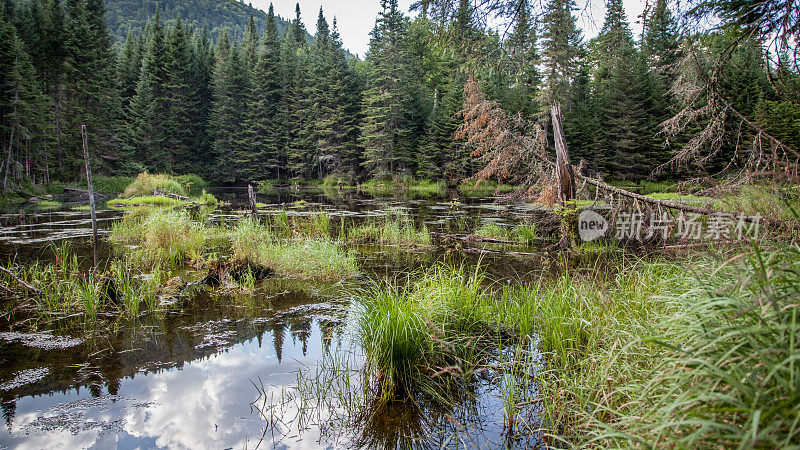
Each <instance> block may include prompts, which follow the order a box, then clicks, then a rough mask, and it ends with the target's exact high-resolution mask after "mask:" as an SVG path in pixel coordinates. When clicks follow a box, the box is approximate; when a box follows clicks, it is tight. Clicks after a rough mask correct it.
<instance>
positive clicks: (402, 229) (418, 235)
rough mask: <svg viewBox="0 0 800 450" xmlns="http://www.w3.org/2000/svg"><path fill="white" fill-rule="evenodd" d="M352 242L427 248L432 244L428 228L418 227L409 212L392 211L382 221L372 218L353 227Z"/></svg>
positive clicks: (349, 235)
mask: <svg viewBox="0 0 800 450" xmlns="http://www.w3.org/2000/svg"><path fill="white" fill-rule="evenodd" d="M347 239H348V240H349V241H350V242H353V243H357V244H363V243H376V244H382V245H398V246H427V245H430V243H431V236H430V233H429V232H428V227H427V226H425V224H422V225H421V226H420V227H417V226H416V225H415V224H414V221H413V220H412V219H411V217H410V216H409V215H408V213H407V212H405V211H403V210H401V209H395V210H390V211H389V212H388V213H387V214H386V215H385V216H383V217H381V218H380V219H377V220H376V219H374V218H370V219H369V220H367V222H366V223H364V224H362V225H359V226H357V227H353V228H351V229H350V231H349V232H348V233H347Z"/></svg>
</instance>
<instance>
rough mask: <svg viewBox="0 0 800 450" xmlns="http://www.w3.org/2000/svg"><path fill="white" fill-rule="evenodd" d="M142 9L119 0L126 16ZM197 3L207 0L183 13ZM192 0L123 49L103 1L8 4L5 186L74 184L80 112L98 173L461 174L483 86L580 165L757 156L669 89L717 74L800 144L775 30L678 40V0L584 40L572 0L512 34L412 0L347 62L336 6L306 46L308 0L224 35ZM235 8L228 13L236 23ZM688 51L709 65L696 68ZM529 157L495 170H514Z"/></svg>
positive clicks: (387, 3) (733, 95) (519, 23)
mask: <svg viewBox="0 0 800 450" xmlns="http://www.w3.org/2000/svg"><path fill="white" fill-rule="evenodd" d="M227 3H231V5H229V6H230V10H232V11H239V12H237V13H236V14H246V13H247V9H246V8H245V9H241V8H244V6H243V5H241V4H239V3H237V2H218V3H217V4H218V6H219V8H215V9H213V10H214V11H228V9H225V8H222V6H220V5H223V4H227ZM127 4H129V3H123V2H117V1H112V2H109V5H110V6H111V7H112V9H113V10H114V11H115V12H114V13H113V14H121V13H122V12H124V11H127V9H126V8H125V7H123V5H127ZM195 4H198V5H199V4H203V5H206V6H208V5H210V4H211V2H205V3H203V2H188V3H187V2H184V3H181V8H187V5H195ZM177 5H178V2H168V1H165V2H159V9H158V10H154V11H153V15H152V18H151V19H150V20H149V22H148V23H147V26H146V27H145V28H146V32H144V33H133V34H131V35H130V36H128V37H127V38H126V40H125V41H124V42H123V43H122V44H121V45H120V46H119V50H116V46H114V45H112V37H111V33H109V32H107V31H106V30H107V28H106V21H105V15H106V13H105V4H104V2H103V1H102V0H67V1H66V3H65V4H64V5H62V4H61V2H59V1H58V0H21V1H16V2H15V1H11V0H7V1H5V2H4V3H3V10H2V25H1V27H0V72H2V73H3V74H4V78H3V85H2V91H1V96H0V114H1V116H0V119H1V120H2V142H3V147H2V148H3V152H4V154H3V156H4V161H3V162H2V168H3V172H2V174H3V178H4V179H5V183H6V184H7V183H8V182H12V183H13V182H22V181H24V180H30V181H41V180H44V181H49V180H53V179H69V180H73V179H75V177H76V174H78V173H80V167H81V164H82V162H81V157H82V152H81V150H80V142H81V140H80V125H81V124H86V125H87V126H88V128H89V133H90V144H91V147H92V150H93V154H94V155H96V156H97V161H96V162H95V163H96V170H98V171H99V172H102V173H114V174H135V173H137V172H140V171H144V170H147V171H154V172H175V173H188V172H194V173H199V174H202V175H203V176H205V177H207V178H209V179H211V180H214V181H215V182H217V183H244V182H249V181H256V180H262V179H283V180H287V179H305V180H309V179H321V178H324V177H326V176H337V177H340V178H342V179H347V180H350V181H353V180H363V179H366V178H368V177H376V176H387V175H398V174H404V175H413V176H415V177H418V178H428V179H435V180H447V181H448V182H457V181H458V180H461V179H464V178H466V177H469V176H471V175H473V174H475V173H476V172H477V171H478V170H480V169H482V168H484V166H485V164H486V160H485V159H483V158H482V157H481V155H476V154H473V151H474V150H475V149H474V148H471V147H470V146H468V145H466V143H465V141H464V139H463V134H464V133H463V128H464V125H465V124H464V115H463V114H462V108H463V107H464V92H465V85H466V84H467V82H468V80H475V82H476V84H477V87H473V89H479V90H480V91H481V93H482V95H485V96H486V97H487V98H488V99H489V100H492V101H495V102H496V103H497V104H498V105H499V106H500V107H502V108H503V110H504V111H506V112H507V113H508V114H509V115H510V117H516V118H517V119H518V120H517V119H515V120H516V121H517V122H518V125H517V126H518V127H519V129H520V130H523V131H524V132H530V130H531V129H530V128H526V127H527V125H525V123H528V122H526V121H533V122H539V123H542V124H543V126H544V127H547V126H549V125H548V120H547V115H543V114H542V113H543V112H545V111H548V110H549V106H550V105H551V104H554V103H558V104H560V105H561V106H562V111H563V116H564V117H563V119H564V120H563V122H564V130H565V134H566V141H567V142H566V143H567V146H568V147H569V149H570V153H571V155H572V160H573V163H574V164H575V165H578V164H579V163H580V162H581V161H582V160H583V161H585V163H584V164H583V169H582V170H584V173H589V174H595V173H596V174H601V175H604V176H610V177H616V178H623V179H627V180H633V181H636V180H640V179H643V178H646V177H672V176H675V175H676V172H675V171H690V172H689V173H691V174H693V175H694V174H714V173H717V172H718V171H719V170H722V169H725V168H730V167H735V166H736V165H738V164H740V163H741V164H752V152H750V153H748V152H746V151H744V150H743V149H744V148H745V147H746V146H747V145H749V144H746V143H747V142H750V141H752V139H751V138H754V137H758V138H761V137H762V134H754V132H753V131H752V130H753V128H752V127H749V126H745V125H743V122H742V121H741V120H739V119H737V118H736V117H734V116H732V115H730V114H728V115H725V114H722V115H718V116H712V115H711V114H710V113H709V111H716V109H714V108H713V106H714V104H713V103H714V102H718V100H717V98H716V97H715V98H713V99H712V100H707V99H706V97H703V95H704V94H703V95H700V94H697V95H695V94H692V92H695V91H692V90H691V89H692V88H691V86H689V87H688V88H686V89H688V90H687V91H685V92H684V93H683V94H681V92H675V91H673V92H670V91H671V88H672V86H673V82H674V81H675V80H679V81H682V82H684V84H685V83H686V82H687V80H691V79H692V78H691V76H695V77H697V76H703V77H706V76H709V75H708V74H711V75H713V76H714V89H715V92H718V94H717V95H719V96H720V97H719V98H724V99H727V100H725V101H726V102H729V103H730V105H731V107H732V108H735V111H737V112H739V113H741V114H743V115H744V117H748V118H749V121H750V122H751V123H753V124H755V125H757V126H758V127H759V129H760V130H762V131H763V132H767V133H770V134H771V135H772V136H777V137H779V138H780V139H781V140H782V142H783V144H786V145H787V146H789V147H792V148H800V107H798V103H797V102H796V101H795V100H793V97H792V96H790V95H787V94H786V93H785V92H783V91H781V90H780V89H781V88H780V86H779V85H778V84H776V83H775V82H773V80H774V79H780V80H784V84H783V85H784V86H789V87H791V86H793V84H792V83H795V84H797V79H798V78H797V70H796V67H792V66H787V65H785V64H783V63H781V64H780V65H778V66H776V65H769V64H767V63H766V62H765V60H764V58H763V57H762V56H763V54H764V43H763V42H761V41H759V40H757V39H755V38H753V37H752V35H746V34H742V33H740V32H739V30H737V29H736V28H735V26H728V27H725V28H723V29H720V30H716V31H713V32H707V31H706V32H701V33H696V34H693V35H691V36H683V37H681V36H679V34H678V29H677V28H678V27H677V23H676V19H675V17H674V16H673V14H672V12H671V10H670V7H669V4H668V2H667V1H666V0H661V1H658V2H656V3H655V5H654V7H653V8H650V9H648V11H647V14H646V20H645V27H644V32H643V34H642V36H638V37H637V36H634V35H633V33H632V32H631V30H630V27H629V25H628V21H627V18H626V15H625V12H624V11H623V8H622V1H621V0H609V1H608V3H607V13H606V16H605V19H604V23H603V26H602V30H601V32H600V34H599V35H598V36H597V37H596V38H594V39H592V40H589V41H588V42H587V41H586V40H585V39H584V38H583V36H582V33H581V31H580V30H579V29H578V28H577V25H576V18H575V15H574V9H575V4H574V2H573V1H572V0H550V1H549V3H547V5H546V9H545V11H544V14H543V15H542V16H541V19H540V20H539V21H536V20H534V16H535V15H534V6H533V5H531V4H530V3H528V2H527V1H525V0H521V1H520V2H519V3H518V4H517V3H515V5H516V7H515V8H516V10H515V11H516V12H515V14H514V16H515V20H514V22H513V24H514V26H513V27H512V28H511V29H509V32H508V33H507V34H504V35H500V34H498V33H497V32H496V31H493V30H491V29H487V28H485V27H482V26H480V25H478V24H477V23H476V20H475V14H473V12H474V11H473V10H472V9H471V6H470V5H471V3H470V2H468V1H465V0H462V1H461V2H460V3H459V5H460V6H458V7H457V8H455V9H454V13H453V14H449V15H442V14H437V13H436V11H433V10H432V11H430V12H429V11H427V10H426V9H424V8H423V9H422V10H421V11H420V13H419V14H418V16H417V18H415V19H413V20H412V19H410V18H409V17H407V16H406V15H404V13H403V12H402V11H400V10H398V7H397V1H396V0H381V5H382V11H381V13H380V15H379V17H378V19H377V21H376V23H375V27H374V29H373V31H372V33H371V42H370V50H369V53H368V54H367V57H366V60H365V61H357V60H352V59H350V58H348V57H347V54H346V52H345V50H344V49H343V48H342V42H341V40H340V38H339V33H338V30H337V25H336V22H335V21H333V23H331V22H329V21H328V20H327V18H326V16H325V14H324V13H329V12H327V11H326V12H323V11H319V12H318V14H317V12H316V11H315V12H314V13H315V15H316V18H315V19H316V20H317V29H318V30H319V31H318V32H317V34H316V36H315V37H314V39H313V40H312V41H311V42H310V43H309V41H308V40H307V39H306V36H307V33H306V28H305V26H304V24H303V16H302V15H301V11H300V9H299V7H298V8H297V15H296V17H295V18H293V20H292V22H291V23H290V25H289V28H288V29H287V30H286V32H285V33H281V31H280V30H279V27H278V22H277V21H275V20H272V18H273V17H274V14H273V13H272V8H270V12H269V13H267V14H266V16H265V18H264V19H257V17H256V16H252V17H251V18H249V19H248V24H247V26H246V27H245V29H244V30H243V32H241V33H235V32H232V31H222V32H221V34H220V35H219V37H217V38H216V39H212V36H211V34H209V33H206V32H204V31H203V30H201V29H198V28H196V27H191V26H189V24H188V23H187V22H185V21H183V20H182V19H181V20H176V21H173V22H172V23H169V24H168V23H166V21H165V20H164V17H165V13H164V9H166V10H168V11H171V12H170V14H173V13H174V14H175V15H178V13H177V11H176V9H177V8H178V6H177ZM423 7H424V5H423ZM189 10H191V8H189V9H187V10H186V11H187V14H186V16H187V17H188V16H189V14H188V11H189ZM137 11H138V9H137ZM137 14H138V13H137ZM219 14H220V15H218V16H214V15H213V14H212V15H211V17H212V18H218V20H217V19H214V20H215V21H216V22H213V23H212V25H213V24H216V26H221V25H222V24H224V23H225V22H224V20H227V19H222V17H227V16H224V15H222V13H221V12H220V13H219ZM180 16H181V17H183V16H184V13H183V12H181V13H180ZM137 17H141V16H137ZM259 17H261V16H259ZM306 17H307V16H306ZM131 20H133V21H135V20H140V19H136V18H131ZM209 20H211V19H209ZM231 20H233V19H231ZM112 22H113V23H118V22H120V21H119V19H113V20H112ZM131 23H134V22H131ZM259 23H266V25H265V27H264V29H263V30H260V29H259V25H258V24H259ZM140 24H141V23H140ZM734 42H735V43H736V44H737V45H731V44H732V43H734ZM686 49H693V50H692V52H693V53H692V54H691V55H692V58H691V63H692V64H693V66H692V67H693V68H691V67H690V68H689V69H685V68H684V69H682V68H681V64H680V62H681V61H682V60H684V59H685V56H686V55H687V54H686ZM784 61H787V60H784ZM695 63H696V65H695ZM717 63H719V64H722V66H721V67H722V70H717V69H716V68H715V67H716V66H714V65H715V64H717ZM698 73H699V75H697V74H698ZM692 74H694V75H692ZM792 80H794V81H792ZM686 92H689V94H686ZM697 92H700V91H697ZM681 95H682V96H681ZM692 95H694V96H692ZM687 99H688V100H687ZM687 101H691V102H692V104H691V105H689V106H691V107H690V108H689V107H687V103H686V102H687ZM704 102H705V103H704ZM726 111H727V110H726ZM678 112H682V113H683V114H684V115H686V114H688V113H691V114H692V115H691V116H685V117H684V118H683V119H680V121H679V122H680V123H678V124H677V125H675V126H673V127H672V128H671V132H670V133H663V128H662V127H661V126H660V124H662V122H664V121H665V120H667V119H669V118H670V117H673V116H674V115H675V114H676V113H678ZM724 112H725V111H723V113H724ZM478 119H480V120H483V119H481V118H480V117H479V118H478ZM480 120H479V122H480ZM484 122H485V120H484ZM467 125H471V124H467ZM460 129H461V131H462V132H459V130H460ZM709 129H710V130H711V131H708V130H709ZM525 130H527V131H525ZM701 131H702V132H701ZM698 136H699V138H703V139H704V138H707V137H709V136H713V137H714V139H713V141H709V140H706V141H699V140H698ZM548 139H551V138H548ZM748 139H749V140H748ZM545 144H546V145H547V146H548V148H551V143H550V142H547V141H546V142H545ZM666 144H669V145H666ZM703 149H704V150H703ZM701 150H702V151H707V153H708V157H706V158H703V159H702V161H701V163H700V164H698V165H695V166H691V167H690V166H688V165H667V166H664V164H665V163H667V162H668V161H669V160H670V159H671V158H672V157H673V156H674V155H676V154H679V153H680V152H684V154H697V153H698V152H700V151H701ZM748 158H749V159H750V160H748ZM748 161H749V162H748ZM526 170H528V169H527V168H526V167H516V168H512V169H508V170H506V169H503V170H500V171H497V172H496V174H497V175H498V176H499V177H501V178H505V179H511V180H512V181H513V179H514V177H515V176H517V175H520V173H523V174H524V173H525V172H526Z"/></svg>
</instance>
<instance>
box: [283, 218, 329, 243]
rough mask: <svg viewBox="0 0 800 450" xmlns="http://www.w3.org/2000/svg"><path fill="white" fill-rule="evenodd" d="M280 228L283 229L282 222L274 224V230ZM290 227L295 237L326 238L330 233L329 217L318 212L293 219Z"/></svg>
mask: <svg viewBox="0 0 800 450" xmlns="http://www.w3.org/2000/svg"><path fill="white" fill-rule="evenodd" d="M281 219H282V218H280V219H279V220H281ZM281 227H283V222H282V221H281V222H276V228H281ZM291 227H292V231H293V234H294V235H295V236H296V237H311V238H319V237H328V236H330V232H331V216H330V214H328V213H325V212H318V213H312V214H310V215H307V216H298V217H293V218H292V222H291Z"/></svg>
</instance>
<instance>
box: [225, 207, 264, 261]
mask: <svg viewBox="0 0 800 450" xmlns="http://www.w3.org/2000/svg"><path fill="white" fill-rule="evenodd" d="M229 237H230V241H231V252H232V253H233V257H234V259H235V260H237V261H242V262H247V263H253V264H255V263H259V262H260V259H261V251H262V250H263V249H262V247H263V246H265V245H266V244H269V243H271V242H272V233H271V231H270V229H269V228H268V227H266V226H264V225H262V224H261V223H260V222H259V221H258V220H255V219H253V218H250V217H247V218H244V219H241V220H239V221H238V222H236V225H235V226H234V227H233V228H232V229H231V231H230V233H229Z"/></svg>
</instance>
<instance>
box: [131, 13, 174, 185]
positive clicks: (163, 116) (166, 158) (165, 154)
mask: <svg viewBox="0 0 800 450" xmlns="http://www.w3.org/2000/svg"><path fill="white" fill-rule="evenodd" d="M165 39H166V38H165V35H164V28H163V26H162V24H161V17H160V15H159V13H158V11H156V15H155V17H154V18H153V20H152V22H151V24H150V27H149V32H148V36H147V43H146V48H145V52H144V55H143V59H142V66H141V70H140V71H139V81H138V83H137V85H136V94H134V96H133V98H132V99H131V101H130V106H129V108H128V127H127V139H126V140H127V148H128V153H129V156H130V157H131V158H132V159H133V160H134V161H137V162H139V163H140V164H142V165H143V166H144V168H145V169H147V170H150V171H157V172H167V171H171V170H172V158H171V157H170V149H169V142H168V136H167V131H166V128H165V126H166V122H167V121H168V120H169V105H168V100H167V96H166V93H165V91H164V85H165V84H166V80H167V69H166V64H167V61H166V42H165Z"/></svg>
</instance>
